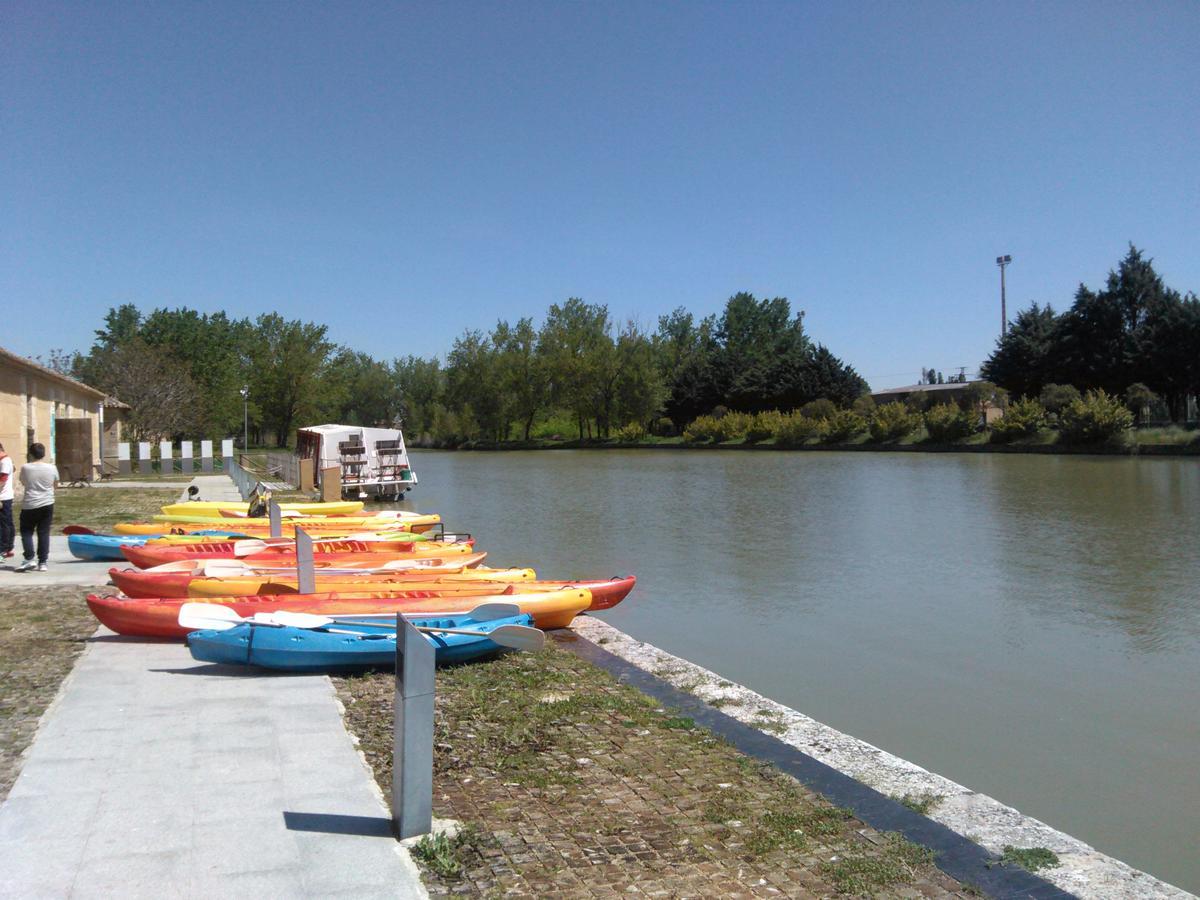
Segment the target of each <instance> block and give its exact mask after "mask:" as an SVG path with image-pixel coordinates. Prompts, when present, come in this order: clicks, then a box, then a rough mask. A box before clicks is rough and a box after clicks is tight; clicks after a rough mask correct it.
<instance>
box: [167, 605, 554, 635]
mask: <svg viewBox="0 0 1200 900" xmlns="http://www.w3.org/2000/svg"><path fill="white" fill-rule="evenodd" d="M281 613H282V614H284V615H286V616H288V617H289V618H290V619H292V621H290V622H289V623H288V624H290V625H294V626H295V627H296V628H320V627H321V626H322V625H331V624H333V623H334V622H336V621H337V620H336V619H331V618H329V617H328V616H318V615H314V614H312V613H296V612H286V611H284V610H279V611H275V612H260V613H255V614H254V615H253V616H251V617H249V618H246V617H245V616H241V615H238V613H237V612H235V611H234V610H232V609H230V608H229V607H228V606H222V605H221V604H219V603H185V604H183V605H182V606H181V607H179V624H180V625H181V626H182V627H184V628H194V629H197V630H201V629H210V630H214V631H225V630H226V629H229V628H233V626H235V625H242V624H245V623H246V622H252V623H254V624H256V625H280V624H283V623H282V622H280V621H278V620H277V618H276V617H277V616H279V615H280V614H281ZM520 614H521V608H520V607H519V606H517V605H516V604H515V603H481V604H479V605H478V606H476V607H475V608H474V609H472V610H471V611H470V612H469V613H467V615H469V616H470V617H471V618H472V619H475V620H476V621H477V622H489V621H492V620H494V619H507V618H510V617H512V616H519V615H520ZM416 615H424V614H423V613H417V614H416ZM391 617H392V618H394V617H395V614H394V613H393V614H391ZM301 619H303V621H304V622H305V623H306V624H300V621H301ZM342 624H347V623H346V622H343V623H342ZM349 624H353V623H349ZM534 630H535V631H536V630H537V629H534Z"/></svg>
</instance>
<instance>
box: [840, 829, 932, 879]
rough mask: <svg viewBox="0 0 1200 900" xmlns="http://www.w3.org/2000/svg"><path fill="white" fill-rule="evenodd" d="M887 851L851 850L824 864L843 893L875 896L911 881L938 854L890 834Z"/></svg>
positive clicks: (886, 846) (886, 845)
mask: <svg viewBox="0 0 1200 900" xmlns="http://www.w3.org/2000/svg"><path fill="white" fill-rule="evenodd" d="M884 847H885V848H886V850H887V852H886V853H883V854H878V853H872V852H863V851H861V850H854V851H847V852H846V853H844V854H843V855H842V856H840V857H839V858H837V859H836V860H831V861H830V862H827V863H825V864H823V865H822V866H821V873H822V874H823V875H825V876H826V877H827V878H829V879H830V880H831V881H832V882H833V884H834V887H836V888H837V890H838V892H839V893H842V894H855V895H862V894H866V895H873V894H875V893H876V892H878V891H880V890H882V889H884V888H887V887H891V886H892V885H896V884H908V883H909V882H911V881H913V880H914V879H915V878H916V876H917V869H918V868H919V867H922V866H927V865H930V864H932V862H933V859H934V853H933V851H932V850H928V849H927V848H925V847H921V846H919V845H917V844H913V843H911V842H909V841H907V840H905V839H904V838H903V837H902V836H900V835H899V834H896V833H895V832H890V833H888V834H887V835H886V839H885V842H884Z"/></svg>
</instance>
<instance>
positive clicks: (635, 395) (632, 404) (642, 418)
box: [615, 321, 666, 427]
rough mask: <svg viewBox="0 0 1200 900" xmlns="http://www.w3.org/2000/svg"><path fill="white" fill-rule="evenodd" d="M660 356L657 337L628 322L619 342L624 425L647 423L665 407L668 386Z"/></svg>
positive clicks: (620, 405) (618, 405) (618, 391)
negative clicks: (655, 344) (659, 363)
mask: <svg viewBox="0 0 1200 900" xmlns="http://www.w3.org/2000/svg"><path fill="white" fill-rule="evenodd" d="M656 356H657V353H656V348H655V346H654V342H653V340H652V339H651V338H650V337H649V336H648V335H646V334H645V333H644V332H643V331H642V330H641V329H640V328H638V326H637V323H635V322H632V321H630V322H626V323H625V326H624V327H623V328H622V329H621V333H620V334H619V335H618V336H617V343H616V360H617V381H616V398H615V399H616V417H617V419H618V421H619V423H620V424H621V425H622V426H624V425H628V424H630V423H631V422H636V423H637V424H639V425H641V426H643V427H644V426H646V425H647V424H648V423H649V422H650V421H651V420H652V419H654V418H655V417H656V416H657V415H658V414H659V412H661V410H662V406H663V401H664V400H665V399H666V386H665V384H664V383H663V377H662V372H661V370H660V368H659V367H658V365H657V359H656Z"/></svg>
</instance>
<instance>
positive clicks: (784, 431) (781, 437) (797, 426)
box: [775, 411, 836, 447]
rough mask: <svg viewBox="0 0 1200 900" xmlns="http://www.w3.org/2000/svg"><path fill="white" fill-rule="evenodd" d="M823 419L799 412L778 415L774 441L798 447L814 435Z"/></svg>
mask: <svg viewBox="0 0 1200 900" xmlns="http://www.w3.org/2000/svg"><path fill="white" fill-rule="evenodd" d="M835 412H836V411H835ZM824 421H825V420H824V419H810V418H809V417H808V416H804V415H801V414H800V413H799V412H791V413H788V414H787V415H786V416H780V421H779V425H778V426H777V427H776V428H775V443H777V444H780V445H782V446H785V447H798V446H799V445H801V444H803V443H804V442H805V441H807V440H808V439H809V438H811V437H813V436H815V435H816V434H817V432H818V431H819V430H820V428H821V424H822V423H823V422H824Z"/></svg>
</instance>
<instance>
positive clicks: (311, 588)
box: [271, 501, 317, 594]
mask: <svg viewBox="0 0 1200 900" xmlns="http://www.w3.org/2000/svg"><path fill="white" fill-rule="evenodd" d="M271 505H272V506H275V505H276V504H275V502H274V501H272V502H271ZM295 530H296V587H297V589H298V590H299V591H300V593H302V594H315V593H316V592H317V573H316V571H315V567H314V562H313V542H312V537H311V536H310V535H309V533H308V532H307V531H305V530H304V529H303V528H300V527H299V526H297V527H296V529H295Z"/></svg>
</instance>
